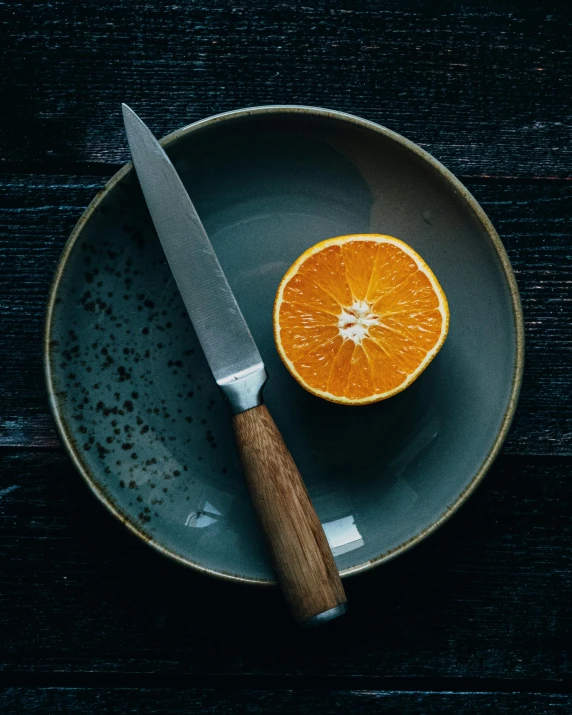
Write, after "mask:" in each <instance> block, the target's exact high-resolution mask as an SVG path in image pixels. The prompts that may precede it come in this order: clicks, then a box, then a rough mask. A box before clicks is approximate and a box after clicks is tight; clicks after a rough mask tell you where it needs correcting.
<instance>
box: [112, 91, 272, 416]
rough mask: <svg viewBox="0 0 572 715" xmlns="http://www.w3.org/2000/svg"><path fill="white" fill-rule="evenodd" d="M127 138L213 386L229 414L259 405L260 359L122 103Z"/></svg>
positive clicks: (165, 160) (163, 162) (194, 227)
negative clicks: (218, 389) (212, 378)
mask: <svg viewBox="0 0 572 715" xmlns="http://www.w3.org/2000/svg"><path fill="white" fill-rule="evenodd" d="M123 120H124V123H125V131H126V133H127V141H128V143H129V149H130V151H131V156H132V158H133V164H134V166H135V169H136V171H137V176H138V178H139V183H140V184H141V189H142V190H143V194H144V196H145V201H146V202H147V206H148V208H149V212H150V214H151V218H152V219H153V223H154V224H155V228H156V230H157V234H158V236H159V240H160V241H161V245H162V247H163V251H164V252H165V256H166V257H167V261H168V263H169V267H170V268H171V272H172V273H173V276H174V278H175V282H176V284H177V287H178V289H179V292H180V294H181V297H182V298H183V302H184V304H185V307H186V309H187V312H188V313H189V316H190V318H191V321H192V323H193V326H194V328H195V331H196V333H197V337H198V338H199V342H200V343H201V347H202V349H203V351H204V353H205V355H206V358H207V361H208V363H209V366H210V368H211V370H212V373H213V376H214V378H215V380H216V382H217V384H218V385H219V386H220V387H221V389H222V391H223V393H224V394H225V396H226V397H227V399H228V400H229V402H230V405H231V408H232V409H233V411H235V412H242V411H243V410H246V409H249V408H251V407H256V406H257V405H259V404H260V403H261V400H262V398H261V389H262V386H263V384H264V382H265V381H266V370H265V369H264V363H263V362H262V358H261V357H260V353H259V352H258V348H257V347H256V343H255V342H254V340H253V338H252V335H251V333H250V330H249V329H248V325H247V324H246V321H245V320H244V316H243V315H242V313H241V311H240V308H239V307H238V303H237V302H236V299H235V297H234V295H233V293H232V291H231V289H230V286H229V284H228V281H227V279H226V276H225V275H224V273H223V271H222V268H221V266H220V263H219V261H218V258H217V256H216V254H215V252H214V250H213V247H212V245H211V242H210V240H209V238H208V236H207V234H206V231H205V229H204V226H203V224H202V221H201V219H200V218H199V215H198V213H197V211H196V209H195V207H194V206H193V203H192V201H191V199H190V198H189V195H188V194H187V190H186V189H185V187H184V186H183V182H182V181H181V179H180V177H179V175H178V174H177V172H176V170H175V168H174V167H173V164H172V163H171V160H170V159H169V157H168V156H167V154H166V153H165V151H164V150H163V148H162V146H161V145H160V144H159V142H158V141H157V140H156V139H155V137H154V136H153V134H152V133H151V132H150V131H149V129H148V128H147V127H146V125H145V124H144V123H143V122H142V121H141V119H139V117H138V116H137V115H136V114H135V112H134V111H133V110H132V109H130V108H129V107H128V106H127V105H126V104H124V105H123Z"/></svg>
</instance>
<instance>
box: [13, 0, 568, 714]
mask: <svg viewBox="0 0 572 715" xmlns="http://www.w3.org/2000/svg"><path fill="white" fill-rule="evenodd" d="M568 5H569V3H565V2H561V1H559V0H551V1H550V2H544V3H539V2H520V3H515V2H513V1H512V0H499V1H493V0H474V1H473V0H470V1H469V2H465V3H460V4H459V3H451V2H444V1H443V0H419V1H418V0H401V1H400V0H353V1H352V2H347V1H346V0H334V1H333V2H326V0H315V1H313V2H311V3H310V2H306V3H302V4H300V3H295V2H293V1H292V0H285V1H283V2H278V3H268V2H266V0H252V1H249V2H232V3H231V2H229V1H228V0H209V2H206V0H188V1H186V2H184V3H175V4H173V3H160V2H156V1H155V0H130V1H129V2H126V1H125V0H85V1H84V2H82V3H73V2H67V1H66V0H50V1H49V2H48V0H37V1H35V2H31V0H12V1H11V2H9V3H4V4H2V5H1V7H0V62H1V66H2V68H3V69H4V72H3V73H2V74H1V77H0V89H1V90H2V97H3V111H2V112H0V157H1V158H0V174H2V175H1V176H0V258H1V260H0V325H1V326H2V330H0V365H1V369H0V405H2V407H1V408H0V633H1V640H2V648H0V711H1V712H2V714H3V715H4V713H6V714H7V715H11V714H12V713H18V715H19V713H21V712H29V713H44V712H50V713H52V712H64V711H65V712H69V713H76V712H77V713H82V715H83V714H84V713H85V714H86V715H90V713H96V712H97V713H108V712H109V713H140V712H142V711H145V712H149V713H159V712H161V713H163V712H165V713H179V712H206V713H209V712H213V713H214V712H236V711H239V712H252V713H257V712H269V713H272V712H300V713H304V712H308V713H316V714H318V713H329V712H332V713H338V712H340V713H342V712H348V713H369V712H379V711H383V712H384V713H393V712H395V713H398V714H399V715H401V714H405V715H409V713H436V714H437V713H439V714H440V713H449V712H451V713H455V715H464V713H481V712H483V713H484V712H493V713H501V714H502V715H504V713H528V712H535V713H539V714H542V713H549V712H550V713H552V712H562V713H565V712H570V710H571V709H572V703H571V702H570V693H571V692H572V680H571V677H572V674H571V668H570V663H571V662H572V659H571V654H570V643H571V640H570V626H571V624H572V612H571V607H570V603H571V602H572V598H571V597H570V596H571V594H570V583H571V582H572V564H571V559H570V540H571V538H572V533H571V522H570V505H571V504H572V493H571V482H570V470H571V468H572V463H571V461H570V457H565V456H562V455H572V404H571V394H572V393H571V390H570V385H571V383H572V374H571V372H572V364H571V361H570V358H569V354H570V343H571V327H570V326H571V324H572V322H571V316H572V308H571V306H572V284H571V283H570V275H571V270H572V264H571V261H572V257H571V251H570V235H572V233H571V229H572V225H571V224H572V221H571V218H572V217H571V210H570V206H571V205H572V202H571V201H570V198H571V196H570V186H571V182H570V179H571V178H572V173H571V166H572V162H571V154H572V141H571V138H572V121H571V120H572V92H571V85H572V72H571V68H572V54H571V53H570V52H569V48H570V42H571V39H572V17H571V16H570V13H569V7H568ZM122 101H127V102H129V103H130V104H132V106H134V107H135V108H136V109H137V110H138V111H139V112H140V113H141V116H142V117H144V118H145V119H146V120H147V121H148V122H149V124H150V126H151V127H152V128H153V130H154V131H155V132H156V133H157V134H159V135H161V134H165V133H167V132H169V131H172V130H173V129H176V128H178V127H180V126H182V125H183V124H186V123H188V122H190V121H193V120H196V119H200V118H202V117H205V116H208V115H211V114H214V113H216V112H219V111H225V110H229V109H234V108H238V107H243V106H248V105H256V104H270V103H288V102H292V103H303V104H312V105H318V106H326V107H331V108H334V109H340V110H343V111H348V112H352V113H355V114H357V115H360V116H363V117H366V118H368V119H372V120H374V121H378V122H380V123H381V124H384V125H386V126H388V127H390V128H391V129H394V130H396V131H397V132H399V133H401V134H403V135H405V136H407V137H408V138H410V139H412V140H413V141H416V142H417V143H419V144H421V145H422V146H423V147H424V148H426V149H428V150H429V151H431V152H432V153H433V154H434V155H435V156H436V157H437V158H438V159H440V160H441V161H443V163H444V164H445V165H446V166H448V167H449V168H450V169H452V170H453V171H454V172H455V173H456V174H457V175H459V176H460V177H464V178H465V183H467V184H468V186H469V189H470V190H471V191H472V192H473V193H474V194H475V195H476V197H477V199H478V200H479V201H481V203H482V204H483V206H484V208H485V210H486V211H487V213H488V214H489V215H490V216H491V218H492V219H493V222H494V223H495V224H496V226H497V228H498V229H499V232H500V234H501V237H502V238H503V241H504V242H505V245H506V246H507V249H508V251H509V254H510V257H511V260H512V262H513V265H514V267H515V271H516V274H517V278H518V281H519V285H520V288H521V292H522V299H523V307H524V313H525V320H526V331H527V363H526V369H525V381H524V385H523V391H522V398H521V402H520V409H519V412H518V414H517V418H516V420H515V423H514V426H513V429H512V431H511V434H510V436H509V438H508V440H507V442H506V444H505V448H504V456H502V457H501V458H500V459H499V460H498V461H497V463H496V464H495V466H494V467H493V470H492V471H491V473H490V474H489V476H488V477H487V478H486V480H485V481H484V483H483V485H482V486H481V487H480V488H479V490H478V491H477V493H476V494H475V495H474V496H473V497H471V499H470V500H469V502H468V503H467V505H466V506H465V507H464V508H463V509H462V510H461V511H460V512H459V513H458V514H457V515H455V516H454V517H453V518H452V519H451V520H450V521H449V522H448V523H447V524H446V525H445V526H443V528H442V529H440V530H439V531H438V532H437V533H436V534H435V535H434V536H432V537H431V538H430V539H429V540H427V542H424V543H423V544H421V545H419V546H418V547H416V549H414V550H412V551H411V552H409V553H408V554H407V555H405V556H403V557H401V558H400V559H398V560H396V561H394V562H390V563H388V564H387V565H384V566H383V567H382V568H380V569H378V570H375V571H373V572H371V573H370V574H367V575H364V576H362V577H360V578H358V579H355V580H351V579H350V580H348V581H346V582H345V584H346V589H347V591H348V595H349V598H350V600H351V601H352V605H353V604H354V603H355V604H359V608H355V607H354V608H352V610H351V611H350V613H349V614H348V616H347V617H346V618H344V619H340V620H339V621H336V622H334V623H332V624H331V629H324V630H319V631H316V633H315V634H311V633H308V634H304V633H302V634H300V633H299V632H297V629H294V628H292V627H291V625H290V622H289V620H288V618H287V615H286V613H285V609H283V610H281V608H282V602H281V598H280V596H279V593H278V592H277V591H276V590H273V589H262V590H260V589H244V588H241V587H238V586H232V585H230V584H224V583H220V582H217V581H213V580H211V579H208V578H203V577H200V576H199V575H197V574H195V573H191V572H189V571H187V570H184V569H182V568H180V567H177V566H175V565H173V564H171V563H170V562H168V561H166V560H165V559H163V558H161V557H160V556H159V555H157V554H155V553H153V552H152V551H151V550H150V549H148V548H147V547H145V546H144V545H143V544H141V543H140V542H139V541H137V540H135V539H134V538H132V537H131V536H130V535H129V534H128V533H126V530H125V529H123V528H122V527H121V526H120V525H119V524H117V523H116V522H115V521H114V520H113V519H112V517H111V516H110V515H109V514H107V513H106V512H105V511H104V510H103V508H102V507H101V506H100V505H99V504H97V503H96V500H94V499H93V496H92V495H91V493H89V492H88V490H87V489H86V488H85V487H84V485H83V483H82V482H81V480H80V479H79V477H78V475H77V474H76V472H75V470H74V469H73V468H72V467H71V465H70V463H69V460H68V459H67V457H65V456H64V455H63V454H62V453H61V452H60V451H59V450H60V448H59V445H58V442H57V439H56V437H55V433H54V431H53V429H52V428H51V420H50V417H49V415H48V413H47V408H46V401H45V390H44V384H43V378H42V373H41V360H40V350H41V347H40V345H41V344H40V335H41V326H42V323H43V312H44V305H45V299H46V296H47V289H48V284H49V280H50V277H51V275H52V272H53V269H54V267H55V263H56V260H57V256H58V254H59V252H60V250H61V248H62V246H63V243H64V241H65V239H66V237H67V235H68V233H69V231H70V230H71V228H72V226H73V224H74V223H75V221H76V220H77V218H78V217H79V215H80V213H81V211H82V210H83V208H84V207H85V206H86V205H87V203H88V202H89V200H90V199H91V197H92V196H93V194H94V193H95V192H96V190H97V189H98V188H100V187H101V185H102V184H103V183H104V182H105V180H106V179H107V178H109V177H110V176H111V175H112V174H113V173H114V171H115V170H116V169H117V167H118V166H119V165H120V164H121V163H123V162H124V161H126V160H127V157H128V153H127V146H126V143H125V138H124V133H123V128H122V124H121V117H120V112H119V105H120V102H122ZM467 177H468V178H467ZM471 177H473V178H471ZM474 177H481V178H479V179H477V178H474ZM490 177H494V179H491V178H490ZM519 455H521V456H519ZM522 455H527V456H522ZM531 455H560V456H559V457H546V456H531ZM277 644H279V647H277Z"/></svg>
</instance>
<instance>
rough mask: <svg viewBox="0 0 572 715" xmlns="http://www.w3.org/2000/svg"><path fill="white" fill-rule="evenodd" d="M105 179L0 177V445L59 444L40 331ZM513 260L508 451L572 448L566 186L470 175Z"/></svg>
mask: <svg viewBox="0 0 572 715" xmlns="http://www.w3.org/2000/svg"><path fill="white" fill-rule="evenodd" d="M104 182H105V177H96V176H70V177H66V176H48V175H43V176H40V175H22V176H18V175H4V176H3V177H0V252H1V255H2V257H3V260H2V261H0V321H1V324H2V331H0V363H1V364H2V370H0V404H2V409H1V410H0V445H5V446H26V445H28V446H44V447H58V446H59V443H58V440H57V437H56V435H55V432H54V430H53V427H52V422H51V419H50V416H49V414H48V409H47V402H46V392H45V385H44V379H43V373H42V366H41V332H42V327H43V320H44V310H45V303H46V300H47V293H48V288H49V283H50V280H51V277H52V274H53V271H54V270H55V267H56V263H57V260H58V257H59V254H60V251H61V249H62V248H63V245H64V243H65V241H66V238H67V236H68V234H69V232H70V231H71V229H72V227H73V225H74V223H75V221H76V220H77V219H78V218H79V216H80V215H81V212H82V211H83V209H84V207H85V206H86V205H87V204H88V203H89V201H90V200H91V198H92V197H93V195H94V194H95V193H96V191H97V190H98V189H99V188H100V187H101V185H102V184H103V183H104ZM466 183H467V186H468V188H469V190H470V191H472V192H473V193H474V194H475V196H476V197H477V199H478V200H479V201H480V202H481V204H482V205H483V208H484V209H485V211H486V212H487V213H488V214H489V216H490V217H491V219H492V220H493V222H494V223H495V225H496V227H497V229H498V230H499V233H500V235H501V238H502V240H503V241H504V244H505V246H506V248H507V250H508V253H509V256H510V258H511V260H512V263H513V266H514V269H515V272H516V276H517V280H518V283H519V286H520V290H521V297H522V303H523V309H524V317H525V324H526V366H525V377H524V384H523V389H522V394H521V400H520V409H519V411H518V414H517V417H516V420H515V423H514V426H513V428H512V431H511V433H510V435H509V437H508V440H507V442H506V445H505V452H506V453H511V454H572V395H571V391H570V383H571V381H572V362H571V361H570V359H569V351H570V341H571V327H570V326H571V316H572V307H571V306H572V283H570V274H571V273H572V254H571V252H570V238H569V237H570V235H571V234H572V183H568V182H558V181H534V182H515V181H490V180H485V181H468V182H466Z"/></svg>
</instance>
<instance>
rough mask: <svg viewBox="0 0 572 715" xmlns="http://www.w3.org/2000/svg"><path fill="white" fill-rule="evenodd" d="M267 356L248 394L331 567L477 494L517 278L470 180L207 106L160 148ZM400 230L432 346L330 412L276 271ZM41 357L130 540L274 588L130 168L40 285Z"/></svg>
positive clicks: (342, 135)
mask: <svg viewBox="0 0 572 715" xmlns="http://www.w3.org/2000/svg"><path fill="white" fill-rule="evenodd" d="M163 144H164V146H165V149H166V150H167V152H168V153H169V155H170V156H171V158H172V160H173V162H174V164H175V166H176V168H177V170H178V171H179V173H180V175H181V177H182V179H183V182H184V183H185V185H186V186H187V188H188V190H189V193H190V194H191V196H192V197H193V200H194V202H195V205H196V207H197V210H198V211H199V213H200V215H201V216H202V218H203V222H204V224H205V227H206V229H207V232H208V233H209V235H210V237H211V240H212V243H213V245H214V247H215V250H216V251H217V254H218V256H219V259H220V261H221V264H222V266H223V269H224V270H225V272H226V274H227V277H228V279H229V282H230V284H231V287H232V288H233V290H234V292H235V295H236V297H237V299H238V302H239V304H240V306H241V308H242V310H243V312H244V315H245V317H246V319H247V321H248V323H249V325H250V328H251V330H252V332H253V335H254V337H255V339H256V341H257V343H258V345H259V348H260V351H261V354H262V356H263V358H264V361H265V363H266V366H267V368H268V372H269V374H270V380H269V382H268V386H267V389H266V393H265V394H266V400H267V403H268V406H269V409H270V410H271V412H272V413H273V415H274V417H275V419H276V422H277V424H278V426H279V428H280V429H281V431H282V434H283V436H284V438H285V440H286V442H287V444H288V445H289V447H290V449H291V452H292V454H293V456H294V458H295V460H296V462H297V464H298V466H299V468H300V470H301V472H302V474H303V476H304V478H305V481H306V483H307V485H308V488H309V491H310V495H311V497H312V499H313V501H314V504H315V506H316V509H317V512H318V514H319V516H320V518H321V520H322V523H323V524H324V525H325V529H326V533H327V534H328V537H329V539H330V543H331V545H332V546H333V551H334V555H335V557H336V561H337V563H338V566H339V568H340V570H341V572H342V575H347V574H350V573H355V572H358V571H361V570H363V569H366V568H368V567H370V566H372V565H374V564H376V563H380V562H382V561H384V560H386V559H388V558H390V557H392V556H394V555H396V554H398V553H400V552H402V551H403V550H404V549H406V548H408V547H409V546H411V545H413V544H414V543H416V542H418V541H419V540H420V539H422V538H423V537H424V536H426V535H427V534H428V533H430V532H431V531H432V530H433V529H435V528H436V527H437V526H438V525H439V524H440V523H442V522H443V521H444V520H445V519H446V518H447V516H449V515H450V514H451V513H452V512H453V511H454V510H455V509H456V508H457V507H458V506H459V505H460V504H461V503H462V502H463V500H464V499H465V498H466V497H467V496H468V494H469V493H470V492H471V491H472V490H473V489H474V487H475V486H476V484H477V483H478V482H479V480H480V479H481V478H482V476H483V475H484V474H485V472H486V470H487V469H488V467H489V466H490V464H491V462H492V460H493V459H494V457H495V456H496V454H497V452H498V450H499V448H500V446H501V444H502V441H503V440H504V437H505V436H506V432H507V430H508V427H509V425H510V421H511V419H512V416H513V413H514V409H515V406H516V400H517V397H518V392H519V388H520V382H521V378H522V368H523V352H524V344H523V325H522V314H521V309H520V302H519V297H518V290H517V287H516V283H515V280H514V276H513V273H512V270H511V268H510V264H509V261H508V258H507V256H506V253H505V251H504V249H503V247H502V244H501V242H500V240H499V238H498V236H497V234H496V233H495V231H494V229H493V227H492V226H491V224H490V222H489V221H488V219H487V218H486V216H485V214H484V213H483V211H482V209H481V208H480V207H479V206H478V204H477V203H476V202H475V200H474V199H473V198H472V197H471V196H470V194H469V193H468V192H467V191H466V189H465V188H464V187H463V186H462V185H461V184H460V183H459V182H458V181H457V180H456V179H455V178H454V177H453V176H452V175H451V174H450V173H449V172H448V171H447V170H446V169H445V168H444V167H442V166H441V165H440V164H439V163H438V162H436V161H435V160H434V159H433V158H432V157H430V156H429V155H428V154H426V153H425V152H423V151H422V150H421V149H420V148H419V147H417V146H415V145H414V144H412V143H411V142H408V141H407V140H406V139H404V138H403V137H400V136H398V135H396V134H394V133H393V132H390V131H389V130H387V129H384V128H382V127H380V126H378V125H375V124H372V123H370V122H366V121H364V120H361V119H358V118H355V117H351V116H349V115H344V114H340V113H336V112H329V111H325V110H319V109H313V108H305V107H263V108H256V109H249V110H240V111H237V112H231V113H228V114H224V115H219V116H217V117H213V118H210V119H207V120H204V121H202V122H198V123H197V124H194V125H191V126H189V127H186V128H184V129H181V130H179V131H177V132H175V133H174V134H171V135H170V136H168V137H167V138H166V139H165V140H164V142H163ZM350 233H382V234H389V235H393V236H396V237H398V238H401V239H402V240H404V241H405V242H406V243H408V244H410V245H411V246H412V247H413V248H414V249H415V250H416V251H418V252H419V253H420V254H421V256H422V257H423V258H424V259H425V260H426V261H427V263H428V264H429V265H430V266H431V268H432V269H433V270H434V272H435V274H436V276H437V278H438V280H439V281H440V283H441V285H442V286H443V289H444V290H445V293H446V295H447V297H448V300H449V306H450V311H451V324H450V331H449V336H448V339H447V341H446V343H445V345H444V347H443V349H442V350H441V352H440V354H439V355H438V356H437V357H436V359H435V360H434V361H433V363H432V364H431V365H430V366H429V367H428V369H427V370H426V371H425V373H424V374H423V375H422V376H421V377H420V378H419V379H418V380H417V381H416V382H415V383H414V384H413V385H412V386H411V387H410V388H408V389H407V390H406V391H405V392H403V393H401V394H399V395H397V396H395V397H393V398H391V399H390V400H388V401H386V402H382V403H378V404H374V405H368V406H363V407H357V408H356V407H347V406H344V405H336V404H332V403H329V402H325V401H323V400H320V399H319V398H317V397H314V396H312V395H310V394H309V393H307V392H305V391H304V390H303V389H302V388H301V387H299V386H298V385H297V383H296V382H295V381H294V380H293V378H292V377H291V376H290V375H289V374H288V373H287V371H286V368H285V367H284V366H283V365H282V363H281V361H280V359H279V357H278V355H277V353H276V349H275V346H274V342H273V337H272V303H273V299H274V295H275V293H276V289H277V286H278V284H279V282H280V279H281V278H282V276H283V274H284V273H285V271H286V270H287V268H288V267H289V266H290V265H291V264H292V262H293V261H294V260H295V259H296V258H297V257H298V256H299V255H300V254H301V253H302V252H303V251H304V250H306V249H307V248H308V247H309V246H311V245H313V244H315V243H316V242H318V241H321V240H324V239H326V238H329V237H331V236H339V235H343V234H350ZM45 368H46V375H47V382H48V390H49V394H50V399H51V404H52V409H53V412H54V416H55V419H56V422H57V425H58V429H59V431H60V435H61V437H62V440H63V443H64V444H65V446H66V447H67V449H68V451H69V453H70V455H71V457H72V458H73V460H74V462H75V463H76V465H77V467H78V469H79V470H80V472H81V473H82V475H83V476H84V478H85V479H86V480H87V482H88V484H89V485H90V487H91V488H92V489H93V491H94V492H95V493H96V494H97V496H98V497H99V498H100V499H101V500H102V501H103V502H104V503H105V504H106V505H107V506H108V507H109V509H110V510H111V511H112V512H113V513H114V514H115V515H116V516H118V517H119V518H120V519H121V520H122V521H123V522H124V523H125V524H126V525H127V526H128V527H130V528H131V529H132V530H133V531H134V532H135V533H137V534H138V535H139V536H140V537H141V538H143V539H145V540H146V541H148V542H149V543H150V544H152V545H153V546H155V547H156V548H158V549H159V550H161V551H162V552H164V553H165V554H167V555H169V556H171V557H173V558H175V559H178V560H179V561H182V562H183V563H185V564H188V565H190V566H193V567H195V568H198V569H200V570H204V571H207V572H209V573H211V574H215V575H219V576H224V577H228V578H232V579H237V580H243V581H250V582H255V583H272V582H273V572H272V568H271V566H270V563H269V560H268V557H267V554H266V552H265V549H264V546H263V543H262V540H261V535H260V532H259V530H258V527H257V525H256V522H255V519H254V515H253V513H252V509H251V505H250V502H249V499H248V495H247V493H246V490H245V486H244V483H243V477H242V473H241V467H240V463H239V460H238V457H237V453H236V449H235V445H234V438H233V434H232V429H231V422H230V418H229V414H228V411H227V408H226V405H225V404H224V403H223V400H222V398H221V396H220V394H219V392H218V389H217V387H216V385H215V383H214V381H213V378H212V376H211V374H210V371H209V369H208V366H207V364H206V361H205V358H204V356H203V354H202V352H201V350H200V347H199V345H198V342H197V339H196V336H195V334H194V331H193V328H192V325H191V323H190V321H189V319H188V317H187V314H186V312H185V310H184V307H183V305H182V301H181V299H180V297H179V295H178V293H177V290H176V287H175V285H174V281H173V279H172V277H171V275H170V272H169V269H168V267H167V265H166V262H165V259H164V256H163V254H162V251H161V247H160V244H159V241H158V238H157V236H156V234H155V231H154V228H153V226H152V223H151V220H150V217H149V214H148V211H147V209H146V206H145V204H144V201H143V197H142V195H141V191H140V188H139V185H138V182H137V179H136V176H135V174H134V171H133V168H132V166H131V164H128V165H126V166H125V167H124V168H123V169H122V170H121V171H120V172H118V174H116V175H115V176H114V177H113V179H111V181H110V182H109V183H108V184H107V186H106V187H105V188H104V189H103V190H102V191H101V192H100V193H99V194H98V196H97V197H96V198H95V199H94V201H93V202H92V203H91V204H90V206H89V207H88V209H87V210H86V212H85V214H84V215H83V216H82V218H81V219H80V221H79V223H78V225H77V226H76V228H75V229H74V231H73V233H72V235H71V237H70V239H69V241H68V243H67V245H66V247H65V249H64V252H63V255H62V258H61V261H60V264H59V267H58V269H57V272H56V277H55V280H54V284H53V287H52V292H51V296H50V301H49V306H48V314H47V322H46V333H45Z"/></svg>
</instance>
